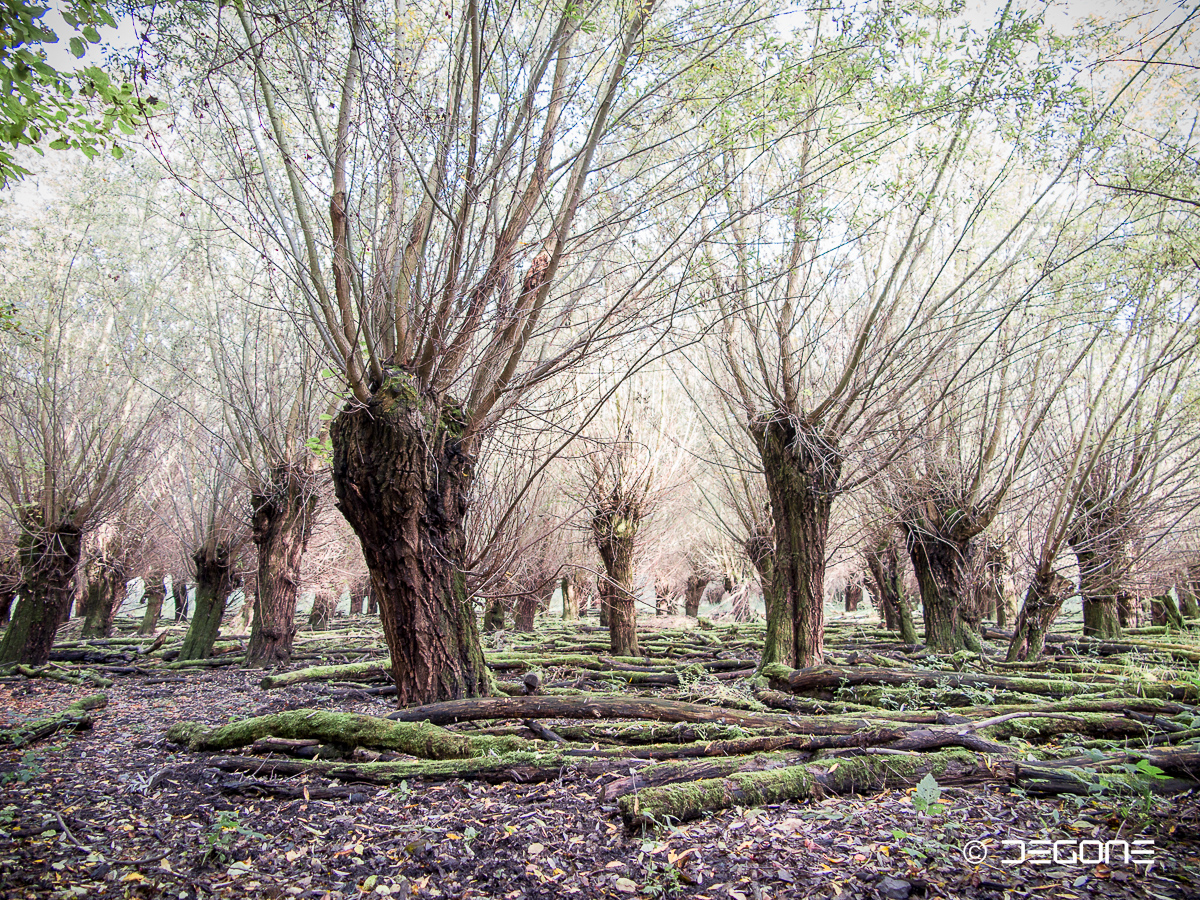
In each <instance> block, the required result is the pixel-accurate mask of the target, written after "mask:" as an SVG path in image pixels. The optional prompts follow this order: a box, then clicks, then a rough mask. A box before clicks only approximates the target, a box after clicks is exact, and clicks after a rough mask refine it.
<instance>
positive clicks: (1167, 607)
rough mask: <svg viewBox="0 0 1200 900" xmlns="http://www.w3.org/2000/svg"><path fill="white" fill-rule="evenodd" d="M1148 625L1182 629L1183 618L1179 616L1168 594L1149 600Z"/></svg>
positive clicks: (1173, 599)
mask: <svg viewBox="0 0 1200 900" xmlns="http://www.w3.org/2000/svg"><path fill="white" fill-rule="evenodd" d="M1150 624H1152V625H1163V626H1169V627H1171V628H1178V629H1181V630H1182V629H1183V627H1184V622H1183V616H1181V615H1180V614H1179V607H1178V605H1176V603H1175V598H1174V597H1173V596H1172V595H1171V594H1170V593H1166V594H1159V595H1158V596H1156V597H1151V598H1150Z"/></svg>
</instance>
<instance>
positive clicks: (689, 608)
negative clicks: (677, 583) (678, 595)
mask: <svg viewBox="0 0 1200 900" xmlns="http://www.w3.org/2000/svg"><path fill="white" fill-rule="evenodd" d="M707 584H708V579H707V578H701V577H700V576H699V575H689V576H688V579H687V587H686V588H685V589H684V595H683V611H684V614H685V615H688V616H691V617H692V618H693V619H694V618H696V616H698V615H699V614H700V598H701V597H703V596H704V588H705V586H706V585H707Z"/></svg>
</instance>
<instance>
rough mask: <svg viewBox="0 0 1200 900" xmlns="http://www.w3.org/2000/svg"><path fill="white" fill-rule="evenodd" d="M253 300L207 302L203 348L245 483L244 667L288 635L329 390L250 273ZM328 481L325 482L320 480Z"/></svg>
mask: <svg viewBox="0 0 1200 900" xmlns="http://www.w3.org/2000/svg"><path fill="white" fill-rule="evenodd" d="M249 282H250V283H248V284H245V286H244V296H247V297H256V296H261V297H263V300H262V302H261V303H260V304H259V305H257V306H243V305H239V306H235V307H234V308H232V309H224V308H220V307H218V308H214V309H210V319H211V327H210V329H209V331H208V337H209V355H210V359H211V365H212V371H213V373H214V375H215V377H216V382H217V395H218V397H219V398H220V401H221V411H222V414H223V416H224V418H225V422H224V428H222V429H221V432H220V433H221V434H223V435H226V436H227V438H228V440H229V441H230V444H231V449H233V450H234V451H235V453H234V455H235V457H236V459H237V461H238V463H239V464H240V467H241V469H242V473H243V479H244V481H245V483H246V484H247V485H248V487H249V489H250V498H249V510H250V531H251V539H252V540H253V542H254V546H255V550H256V553H257V557H258V567H257V578H256V579H255V594H254V622H253V624H252V625H251V630H250V644H249V646H248V648H247V650H246V663H247V665H257V666H268V665H274V664H277V663H281V662H286V661H287V660H288V659H289V658H290V657H291V654H292V642H293V639H294V638H295V635H296V602H297V601H298V600H299V596H300V583H301V575H300V573H301V563H302V561H303V557H304V552H305V550H306V549H307V547H308V541H309V538H310V536H311V535H312V529H313V524H314V521H315V518H316V510H317V501H318V496H319V492H320V486H321V480H322V478H321V476H322V474H323V472H322V471H321V468H319V467H320V466H321V459H320V458H319V457H318V455H317V454H319V453H322V452H323V448H322V428H323V425H322V417H324V418H325V419H328V418H330V415H331V413H332V412H333V409H334V406H333V405H332V404H331V402H330V401H331V396H332V395H331V393H330V392H329V391H328V390H327V389H326V388H325V386H324V384H323V379H322V378H321V376H320V370H321V362H320V357H319V355H318V353H317V352H316V351H315V350H314V348H313V346H312V344H311V343H309V342H308V341H305V340H304V339H303V338H304V334H303V333H302V332H300V331H299V330H298V329H297V328H296V327H295V324H294V323H293V322H289V321H287V320H286V318H285V317H284V316H283V315H281V313H280V312H279V307H278V304H277V303H271V302H270V292H269V291H268V290H264V289H263V287H262V286H261V285H257V284H255V283H254V279H250V280H249ZM327 484H328V481H326V485H327Z"/></svg>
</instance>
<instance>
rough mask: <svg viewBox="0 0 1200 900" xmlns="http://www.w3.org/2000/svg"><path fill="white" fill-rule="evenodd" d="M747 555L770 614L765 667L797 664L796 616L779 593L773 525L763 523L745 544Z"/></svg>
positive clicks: (782, 593) (788, 603)
mask: <svg viewBox="0 0 1200 900" xmlns="http://www.w3.org/2000/svg"><path fill="white" fill-rule="evenodd" d="M745 549H746V555H747V556H748V557H749V558H750V562H751V563H752V564H753V565H754V570H755V571H756V572H758V580H759V583H760V584H761V585H762V592H763V603H764V605H765V606H766V612H767V630H766V634H765V635H764V636H763V649H762V663H761V665H763V666H767V665H770V664H771V663H781V664H782V665H785V666H795V664H796V639H795V635H794V633H793V631H792V628H793V623H794V620H795V618H796V612H795V610H794V609H792V606H791V597H790V596H789V595H788V594H787V592H786V591H784V590H781V589H780V585H779V580H778V577H777V575H778V573H777V572H776V566H775V535H774V532H773V530H772V529H771V526H770V523H766V522H764V523H760V524H759V525H758V527H756V528H755V529H754V531H753V532H751V534H750V537H749V538H747V539H746V543H745Z"/></svg>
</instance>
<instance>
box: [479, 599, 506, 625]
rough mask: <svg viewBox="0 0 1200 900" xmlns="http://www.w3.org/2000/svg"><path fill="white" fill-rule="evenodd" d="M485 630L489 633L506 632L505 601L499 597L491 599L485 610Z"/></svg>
mask: <svg viewBox="0 0 1200 900" xmlns="http://www.w3.org/2000/svg"><path fill="white" fill-rule="evenodd" d="M483 630H484V631H487V632H492V631H503V630H504V601H503V600H501V599H500V598H499V597H491V598H489V599H488V601H487V604H486V605H485V606H484V608H483Z"/></svg>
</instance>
